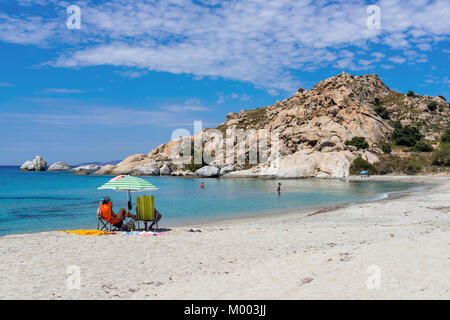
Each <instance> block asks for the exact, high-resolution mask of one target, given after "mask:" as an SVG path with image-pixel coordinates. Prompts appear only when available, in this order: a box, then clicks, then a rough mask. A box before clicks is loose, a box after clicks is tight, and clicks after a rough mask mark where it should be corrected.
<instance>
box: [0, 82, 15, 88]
mask: <svg viewBox="0 0 450 320" xmlns="http://www.w3.org/2000/svg"><path fill="white" fill-rule="evenodd" d="M0 87H14V86H13V85H12V84H11V83H9V82H0Z"/></svg>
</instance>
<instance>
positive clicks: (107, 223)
mask: <svg viewBox="0 0 450 320" xmlns="http://www.w3.org/2000/svg"><path fill="white" fill-rule="evenodd" d="M121 221H122V225H123V224H124V223H125V218H124V219H123V220H116V219H113V218H112V217H111V216H110V215H109V216H104V215H103V214H101V215H100V216H99V217H97V230H100V231H110V232H111V231H120V228H119V227H118V226H115V225H116V224H118V223H120V222H121Z"/></svg>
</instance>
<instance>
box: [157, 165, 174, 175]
mask: <svg viewBox="0 0 450 320" xmlns="http://www.w3.org/2000/svg"><path fill="white" fill-rule="evenodd" d="M171 173H172V169H170V166H169V165H168V164H167V163H165V164H164V165H163V166H162V167H161V169H159V174H160V175H162V176H170V174H171Z"/></svg>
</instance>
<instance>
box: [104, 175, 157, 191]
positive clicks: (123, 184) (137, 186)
mask: <svg viewBox="0 0 450 320" xmlns="http://www.w3.org/2000/svg"><path fill="white" fill-rule="evenodd" d="M98 189H99V190H104V189H112V190H116V191H128V192H140V191H149V190H158V188H157V187H155V186H154V185H152V184H151V183H150V182H148V181H147V180H144V179H141V178H138V177H131V176H124V175H122V176H117V177H115V178H113V179H111V180H109V181H108V182H107V183H105V184H104V185H102V186H101V187H99V188H98Z"/></svg>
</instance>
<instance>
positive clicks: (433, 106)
mask: <svg viewBox="0 0 450 320" xmlns="http://www.w3.org/2000/svg"><path fill="white" fill-rule="evenodd" d="M427 107H428V110H430V111H436V109H437V103H436V101H431V102H430V103H429V104H428V105H427Z"/></svg>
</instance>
